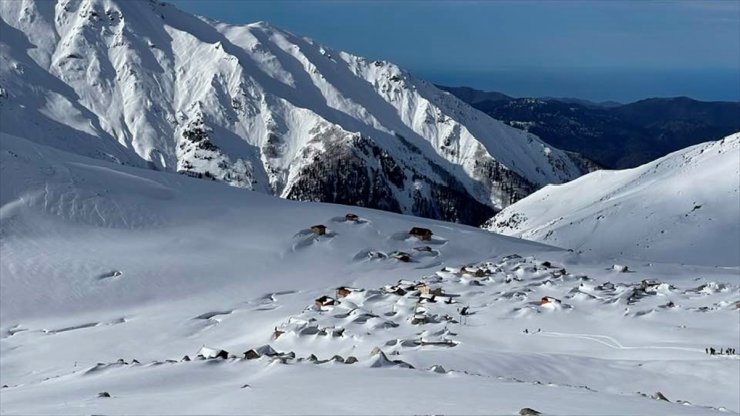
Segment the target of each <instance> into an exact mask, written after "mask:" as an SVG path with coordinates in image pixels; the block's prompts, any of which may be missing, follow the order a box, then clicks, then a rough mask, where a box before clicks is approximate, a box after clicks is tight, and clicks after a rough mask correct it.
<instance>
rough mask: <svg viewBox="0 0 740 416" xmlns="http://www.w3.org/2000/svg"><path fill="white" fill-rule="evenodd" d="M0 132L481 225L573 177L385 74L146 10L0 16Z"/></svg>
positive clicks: (89, 7) (71, 1) (298, 46)
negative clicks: (513, 204)
mask: <svg viewBox="0 0 740 416" xmlns="http://www.w3.org/2000/svg"><path fill="white" fill-rule="evenodd" d="M0 17H1V19H0V30H2V37H1V38H0V50H2V55H0V110H2V111H1V113H0V117H1V118H0V129H1V131H4V132H6V133H9V134H15V135H20V136H22V137H28V138H29V139H30V140H33V141H36V142H38V143H43V144H46V145H50V146H54V147H57V148H60V149H64V150H67V151H71V152H74V153H78V154H82V155H86V156H91V157H96V158H99V159H105V160H112V161H116V162H119V163H125V164H133V165H142V166H143V165H149V166H150V167H153V168H157V169H160V170H167V171H173V172H174V171H177V172H180V173H184V174H188V175H192V176H198V177H202V178H206V179H214V180H218V181H222V182H225V183H228V184H230V185H232V186H235V187H240V188H246V189H252V190H257V191H261V192H265V193H272V194H275V195H279V196H282V197H285V198H290V199H299V200H312V201H325V202H336V203H344V204H351V205H359V206H369V207H374V208H380V209H385V210H390V211H395V212H403V213H409V214H414V215H420V216H425V217H431V218H439V219H446V220H451V221H456V222H463V223H467V224H473V225H479V224H481V223H482V222H484V221H485V220H486V219H488V218H490V217H491V216H492V215H493V214H494V213H495V211H497V210H499V209H501V208H502V207H505V206H507V205H509V204H510V203H511V202H513V201H515V200H517V199H520V198H522V197H524V196H526V195H527V194H529V193H531V192H533V191H534V190H536V189H537V188H539V187H541V186H543V185H545V184H548V183H560V182H563V181H567V180H570V179H573V178H576V177H578V176H580V175H581V174H582V173H584V172H583V170H582V169H583V168H581V167H579V166H581V165H580V164H577V163H574V160H573V158H577V156H575V155H569V154H566V153H564V152H562V151H560V150H558V149H555V148H552V147H550V146H547V145H546V144H545V143H543V142H542V141H540V140H539V139H538V138H537V137H536V136H534V135H532V134H529V133H526V132H523V131H521V130H517V129H514V128H511V127H509V126H507V125H505V124H503V123H501V122H499V121H497V120H494V119H491V118H490V117H488V116H486V115H485V114H483V113H481V112H479V111H477V110H475V109H473V108H472V107H470V106H468V105H467V104H465V103H463V102H462V101H460V100H458V99H457V98H455V97H454V96H452V95H450V94H449V93H446V92H443V91H441V90H439V89H437V88H436V87H435V86H433V85H432V84H430V83H428V82H426V81H422V80H419V79H416V78H414V77H413V76H411V75H410V74H409V73H408V72H406V71H404V70H402V69H400V68H398V67H397V66H395V65H393V64H392V63H389V62H385V61H372V60H368V59H365V58H361V57H358V56H354V55H351V54H348V53H345V52H341V51H334V50H331V49H329V48H327V47H324V46H321V45H318V44H316V43H315V42H313V41H312V40H310V39H305V38H301V37H299V36H296V35H294V34H291V33H288V32H285V31H282V30H280V29H277V28H274V27H272V26H270V25H269V24H267V23H263V22H260V23H255V24H251V25H246V26H233V25H227V24H223V23H218V22H212V21H207V20H205V19H201V18H197V17H195V16H192V15H189V14H186V13H184V12H181V11H179V10H177V9H176V8H175V7H174V6H172V5H168V4H165V3H160V2H156V1H148V0H136V1H120V0H59V1H56V2H54V1H31V0H18V1H3V2H0Z"/></svg>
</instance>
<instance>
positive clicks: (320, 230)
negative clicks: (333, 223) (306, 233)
mask: <svg viewBox="0 0 740 416" xmlns="http://www.w3.org/2000/svg"><path fill="white" fill-rule="evenodd" d="M311 232H312V233H314V234H316V235H325V234H326V225H322V224H317V225H313V226H311Z"/></svg>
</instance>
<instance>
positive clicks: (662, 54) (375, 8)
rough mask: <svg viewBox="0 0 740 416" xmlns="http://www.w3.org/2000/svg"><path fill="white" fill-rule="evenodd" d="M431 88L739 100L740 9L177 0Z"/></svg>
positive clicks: (732, 5)
mask: <svg viewBox="0 0 740 416" xmlns="http://www.w3.org/2000/svg"><path fill="white" fill-rule="evenodd" d="M170 1H171V2H173V3H174V4H176V5H177V6H178V7H180V8H181V9H184V10H186V11H189V12H192V13H195V14H199V15H203V16H207V17H210V18H213V19H216V20H221V21H226V22H230V23H249V22H254V21H258V20H266V21H269V22H271V23H272V24H274V25H276V26H278V27H281V28H283V29H285V30H288V31H291V32H293V33H296V34H300V35H303V36H308V37H311V38H313V39H316V40H317V41H319V42H320V43H323V44H326V45H328V46H329V47H332V48H335V49H341V50H346V51H349V52H352V53H355V54H358V55H362V56H367V57H369V58H380V59H387V60H390V61H393V62H395V63H397V64H399V65H401V66H403V67H404V68H406V69H409V70H410V71H412V72H414V73H415V74H416V75H418V76H421V77H424V78H427V79H430V80H431V81H435V82H440V83H447V84H453V85H470V86H473V87H478V88H481V89H490V90H498V91H502V92H504V93H508V94H512V95H528V96H529V95H535V96H577V97H581V98H589V99H594V100H607V99H613V100H620V101H630V100H634V99H639V98H643V97H647V96H675V95H688V96H692V97H695V98H700V99H717V100H720V99H723V100H727V99H734V100H740V77H739V75H738V74H739V71H740V1H737V0H720V1H709V0H696V1H658V0H653V1H650V0H645V1H618V0H600V1H599V0H588V1H557V0H549V1H546V0H538V1H534V0H520V1H504V0H500V1H493V0H491V1H472V0H471V1H464V0H463V1H461V0H458V1H414V0H405V1H381V0H376V1H362V0H343V1H335V0H333V1H321V0H304V1H293V0H282V1H281V0H276V1H236V0H208V1H206V0H170Z"/></svg>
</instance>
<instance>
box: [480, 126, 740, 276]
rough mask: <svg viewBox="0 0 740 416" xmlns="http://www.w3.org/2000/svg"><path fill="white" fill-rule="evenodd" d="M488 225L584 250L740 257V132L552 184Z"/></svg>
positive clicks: (708, 260)
mask: <svg viewBox="0 0 740 416" xmlns="http://www.w3.org/2000/svg"><path fill="white" fill-rule="evenodd" d="M488 228H489V229H490V230H493V231H495V232H498V233H502V234H506V235H511V236H518V237H523V238H526V239H529V240H535V241H541V242H544V243H547V244H552V245H555V246H558V247H564V248H572V249H574V250H577V251H578V252H587V253H594V254H598V255H606V256H610V257H619V256H628V257H631V258H641V259H647V260H654V261H665V262H681V263H689V264H705V265H721V266H737V265H739V264H740V133H736V134H733V135H730V136H727V137H725V138H724V139H722V140H719V141H716V142H707V143H703V144H700V145H696V146H692V147H689V148H687V149H684V150H681V151H678V152H675V153H671V154H669V155H668V156H665V157H663V158H661V159H658V160H656V161H654V162H650V163H647V164H645V165H642V166H640V167H637V168H634V169H628V170H621V171H597V172H594V173H591V174H588V175H585V176H583V177H581V178H578V179H576V180H574V181H572V182H569V183H566V184H563V185H557V186H555V185H553V186H547V187H545V188H543V189H541V190H539V191H537V192H535V193H534V194H532V195H530V196H528V197H527V198H524V199H523V200H521V201H519V202H517V203H516V204H514V205H511V206H509V207H508V208H506V209H505V210H503V211H502V212H500V213H499V214H498V215H496V216H495V217H494V218H493V219H492V220H491V221H490V222H489V224H488Z"/></svg>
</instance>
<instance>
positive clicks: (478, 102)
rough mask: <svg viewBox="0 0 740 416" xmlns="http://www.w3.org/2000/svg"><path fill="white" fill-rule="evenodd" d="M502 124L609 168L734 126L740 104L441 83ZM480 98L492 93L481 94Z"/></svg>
mask: <svg viewBox="0 0 740 416" xmlns="http://www.w3.org/2000/svg"><path fill="white" fill-rule="evenodd" d="M441 88H443V89H445V90H447V91H449V92H450V93H452V94H454V95H456V96H457V97H458V98H460V99H461V100H463V101H466V102H468V103H469V104H471V105H472V106H474V107H475V108H477V109H479V110H481V111H483V112H484V113H486V114H488V115H490V116H491V117H493V118H495V119H498V120H502V121H504V122H505V123H507V124H509V125H511V126H514V127H517V128H521V129H523V130H527V131H529V132H531V133H534V134H536V135H538V136H539V137H540V138H542V139H543V140H544V141H545V142H547V143H549V144H552V145H553V146H556V147H558V148H561V149H564V150H569V151H573V152H578V153H580V154H582V155H583V156H585V157H587V158H589V159H591V160H593V161H595V162H597V163H598V164H600V165H602V166H604V167H606V168H611V169H624V168H632V167H636V166H639V165H641V164H644V163H647V162H650V161H652V160H655V159H657V158H659V157H662V156H665V155H667V154H668V153H671V152H674V151H676V150H679V149H682V148H685V147H688V146H692V145H695V144H698V143H702V142H706V141H709V140H717V139H720V138H722V137H724V136H727V135H728V134H731V133H734V132H737V131H740V103H738V102H706V101H697V100H693V99H691V98H687V97H676V98H650V99H645V100H641V101H637V102H634V103H630V104H617V103H613V102H605V103H593V102H590V101H585V100H576V99H571V98H510V99H504V98H503V97H507V96H506V95H504V94H501V93H497V92H484V91H477V90H474V89H471V88H463V87H454V88H450V87H441ZM483 97H492V98H491V99H483Z"/></svg>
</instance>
